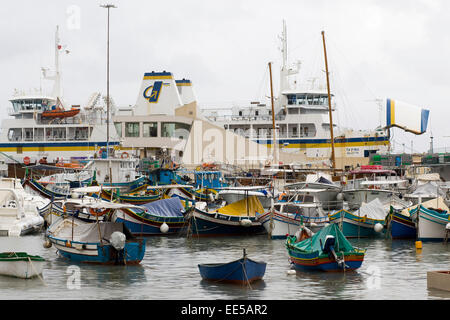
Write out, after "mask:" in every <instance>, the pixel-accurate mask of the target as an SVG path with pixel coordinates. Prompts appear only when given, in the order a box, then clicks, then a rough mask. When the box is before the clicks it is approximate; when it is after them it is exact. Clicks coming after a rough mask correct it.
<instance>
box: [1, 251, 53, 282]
mask: <svg viewBox="0 0 450 320" xmlns="http://www.w3.org/2000/svg"><path fill="white" fill-rule="evenodd" d="M45 263H46V262H45V260H44V259H43V258H41V257H38V256H29V255H27V254H26V253H17V254H16V253H14V252H6V253H2V254H0V275H3V276H10V277H15V278H21V279H30V278H34V277H37V276H39V275H41V274H42V270H43V268H44V265H45Z"/></svg>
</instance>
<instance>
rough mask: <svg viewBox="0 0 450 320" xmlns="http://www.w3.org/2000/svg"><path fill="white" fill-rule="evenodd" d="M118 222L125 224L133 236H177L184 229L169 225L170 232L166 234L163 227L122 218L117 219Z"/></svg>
mask: <svg viewBox="0 0 450 320" xmlns="http://www.w3.org/2000/svg"><path fill="white" fill-rule="evenodd" d="M116 222H123V223H124V224H125V226H126V227H127V228H128V230H130V232H131V233H132V234H133V235H163V234H175V233H178V232H180V230H181V229H182V228H183V227H173V226H170V225H169V231H168V232H166V233H162V232H161V229H160V227H161V225H162V224H163V223H160V224H159V225H149V224H146V223H136V222H132V221H129V220H125V219H122V218H118V217H117V218H116Z"/></svg>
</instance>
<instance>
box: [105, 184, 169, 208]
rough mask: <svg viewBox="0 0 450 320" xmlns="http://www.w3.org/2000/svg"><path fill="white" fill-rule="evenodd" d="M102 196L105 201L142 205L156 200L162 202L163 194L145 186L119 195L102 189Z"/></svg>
mask: <svg viewBox="0 0 450 320" xmlns="http://www.w3.org/2000/svg"><path fill="white" fill-rule="evenodd" d="M100 196H101V197H102V198H103V199H105V200H111V199H114V200H117V201H119V202H122V203H130V204H135V205H141V204H146V203H149V202H153V201H156V200H160V199H161V197H162V194H161V193H160V192H159V191H158V190H156V189H154V188H152V187H151V186H149V185H148V184H145V185H143V186H140V187H138V188H136V189H134V190H131V191H130V192H127V193H118V192H114V191H110V190H106V189H102V192H101V195H100Z"/></svg>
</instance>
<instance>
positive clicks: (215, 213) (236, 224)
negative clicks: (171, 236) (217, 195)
mask: <svg viewBox="0 0 450 320" xmlns="http://www.w3.org/2000/svg"><path fill="white" fill-rule="evenodd" d="M201 204H204V205H205V203H199V202H197V203H196V205H195V208H194V210H193V211H192V213H191V214H190V215H189V216H188V219H189V227H188V232H189V235H191V236H193V237H215V236H243V235H255V234H264V233H266V230H265V229H264V227H263V225H262V223H261V222H260V221H259V219H258V216H257V214H262V213H263V212H264V208H263V207H262V205H261V202H260V201H259V200H258V198H257V197H256V196H251V197H248V198H247V199H243V200H240V201H237V202H235V203H232V204H229V205H226V206H224V207H221V208H218V209H217V208H216V209H208V208H207V207H205V208H201V207H200V205H201Z"/></svg>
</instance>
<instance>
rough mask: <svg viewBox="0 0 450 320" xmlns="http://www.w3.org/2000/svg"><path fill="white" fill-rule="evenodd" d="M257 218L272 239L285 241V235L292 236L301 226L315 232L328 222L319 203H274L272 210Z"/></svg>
mask: <svg viewBox="0 0 450 320" xmlns="http://www.w3.org/2000/svg"><path fill="white" fill-rule="evenodd" d="M258 218H259V221H260V222H261V223H262V225H263V226H264V228H265V229H266V230H267V233H268V234H269V235H270V237H271V238H272V239H286V237H287V235H290V236H292V235H294V234H295V232H296V231H297V230H298V229H299V227H301V226H306V227H308V228H309V229H311V230H312V231H313V232H316V231H318V230H320V229H321V228H323V227H324V226H325V225H327V224H328V222H329V219H328V216H327V215H326V214H325V212H323V210H322V208H321V205H320V203H294V202H283V203H275V205H274V207H273V210H270V211H267V212H265V213H264V214H262V215H259V217H258Z"/></svg>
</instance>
